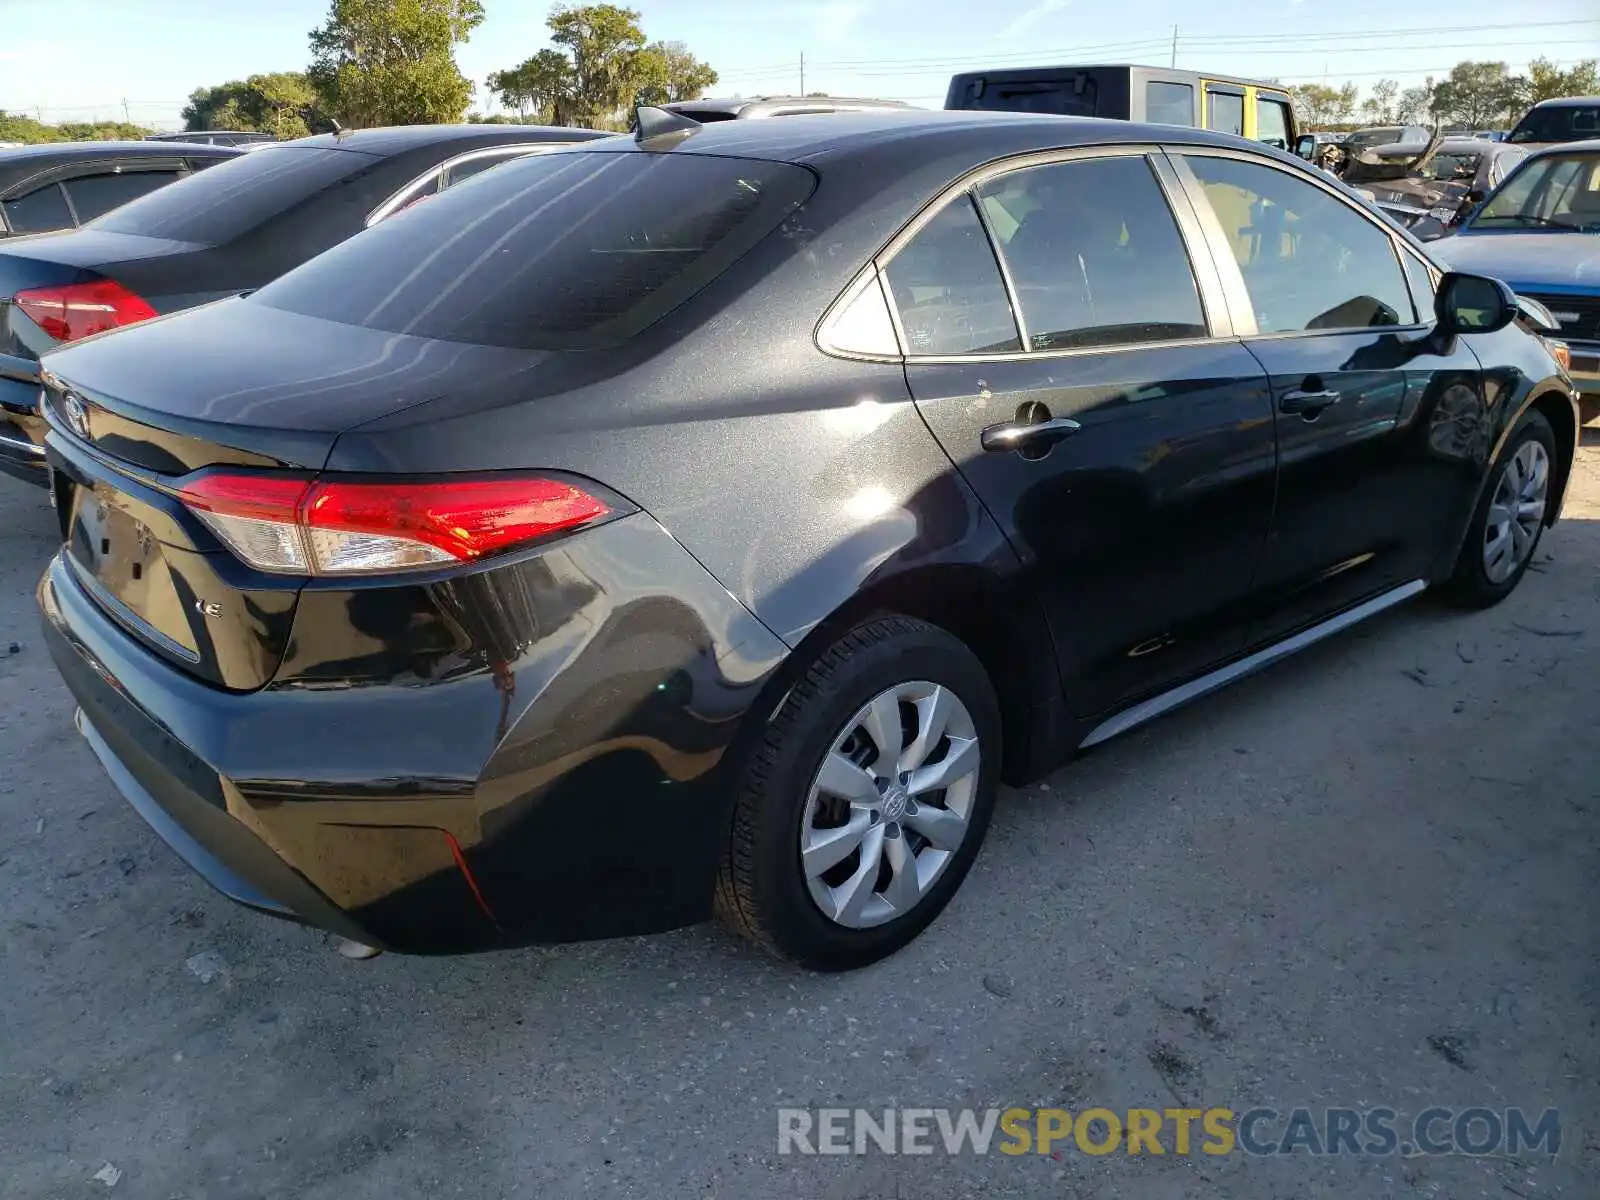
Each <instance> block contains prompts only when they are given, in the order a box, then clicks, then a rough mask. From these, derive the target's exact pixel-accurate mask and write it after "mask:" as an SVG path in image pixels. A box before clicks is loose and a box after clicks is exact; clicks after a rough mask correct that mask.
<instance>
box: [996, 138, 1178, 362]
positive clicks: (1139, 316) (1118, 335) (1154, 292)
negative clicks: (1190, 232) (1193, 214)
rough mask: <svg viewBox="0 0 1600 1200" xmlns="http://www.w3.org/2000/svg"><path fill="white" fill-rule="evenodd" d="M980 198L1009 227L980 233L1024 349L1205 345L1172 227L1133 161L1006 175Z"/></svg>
mask: <svg viewBox="0 0 1600 1200" xmlns="http://www.w3.org/2000/svg"><path fill="white" fill-rule="evenodd" d="M981 195H982V201H983V204H984V207H985V211H987V212H993V211H994V209H995V208H996V207H998V208H1001V209H1004V210H1005V212H1006V213H1007V214H1008V215H1009V216H1010V217H1011V218H1012V220H1010V221H1009V222H1002V221H999V220H994V221H991V222H990V225H991V228H994V229H995V231H996V232H995V236H996V238H997V239H998V240H999V241H1000V243H1001V255H1002V256H1003V258H1004V259H1005V263H1006V266H1007V268H1008V270H1009V271H1010V274H1011V281H1012V284H1013V286H1014V287H1015V289H1016V293H1017V302H1018V304H1020V305H1021V307H1022V323H1023V325H1024V327H1025V328H1026V329H1027V331H1028V341H1029V348H1030V349H1033V350H1061V349H1070V348H1082V347H1094V346H1122V345H1129V344H1133V343H1138V342H1152V341H1170V340H1174V339H1186V338H1203V337H1205V336H1206V335H1207V333H1208V329H1207V327H1206V320H1205V313H1204V311H1203V310H1202V308H1201V305H1200V294H1199V291H1198V289H1197V288H1196V286H1195V279H1194V271H1193V269H1192V268H1191V266H1190V264H1189V255H1188V252H1187V251H1186V250H1185V249H1184V245H1183V238H1182V236H1181V235H1180V234H1179V232H1178V225H1177V221H1176V220H1175V219H1174V218H1173V215H1172V210H1171V209H1170V208H1169V207H1168V206H1167V201H1166V197H1165V195H1164V194H1163V193H1162V191H1161V186H1160V184H1158V183H1157V182H1156V178H1155V175H1154V174H1152V172H1151V170H1150V164H1149V162H1148V161H1147V160H1146V159H1145V158H1144V157H1143V156H1132V155H1130V156H1128V157H1119V158H1095V159H1085V160H1083V161H1081V162H1065V163H1055V164H1052V165H1049V166H1043V167H1033V168H1030V169H1028V170H1023V171H1016V172H1013V173H1012V174H1010V175H1005V176H1002V177H1000V178H999V179H996V180H993V181H992V182H990V183H988V184H985V185H984V187H983V188H982V190H981ZM1018 214H1020V219H1017V217H1018ZM1006 225H1010V226H1011V228H1012V229H1013V232H1011V233H1010V234H1009V235H1007V234H1006V233H1004V232H1003V230H1004V228H1005V226H1006Z"/></svg>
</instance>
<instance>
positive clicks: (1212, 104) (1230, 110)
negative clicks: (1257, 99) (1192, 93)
mask: <svg viewBox="0 0 1600 1200" xmlns="http://www.w3.org/2000/svg"><path fill="white" fill-rule="evenodd" d="M1206 128H1207V129H1215V130H1216V131H1217V132H1218V133H1231V134H1233V135H1235V136H1236V137H1243V136H1244V97H1243V96H1242V95H1240V94H1239V93H1238V92H1219V91H1217V90H1215V89H1214V88H1207V89H1206Z"/></svg>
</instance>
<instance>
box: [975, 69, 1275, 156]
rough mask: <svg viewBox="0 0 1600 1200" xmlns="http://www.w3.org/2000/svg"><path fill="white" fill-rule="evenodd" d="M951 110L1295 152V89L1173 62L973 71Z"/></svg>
mask: <svg viewBox="0 0 1600 1200" xmlns="http://www.w3.org/2000/svg"><path fill="white" fill-rule="evenodd" d="M944 106H945V108H947V109H949V108H956V109H994V110H998V111H1001V112H1035V113H1054V114H1056V115H1058V116H1068V117H1112V118H1116V119H1118V120H1123V121H1143V122H1150V123H1153V124H1157V125H1189V126H1192V127H1195V128H1200V129H1214V130H1217V131H1218V132H1220V133H1232V134H1237V135H1238V136H1239V137H1244V138H1249V139H1250V140H1252V141H1257V142H1266V143H1267V144H1268V145H1271V146H1276V147H1278V148H1279V149H1280V150H1293V149H1294V147H1295V145H1296V143H1297V142H1298V140H1299V131H1298V130H1297V129H1296V127H1295V120H1294V106H1293V105H1292V104H1290V102H1289V93H1288V91H1287V90H1286V89H1284V88H1283V87H1280V86H1278V85H1277V84H1271V83H1263V82H1261V81H1259V80H1255V79H1235V78H1233V77H1232V76H1228V75H1213V74H1208V73H1206V72H1204V71H1182V70H1178V69H1177V68H1169V67H1139V66H1128V65H1114V66H1078V65H1072V66H1061V67H1026V68H1017V69H1012V68H1006V69H1003V70H995V71H967V72H964V73H962V74H960V75H957V76H956V77H955V78H953V79H952V80H951V81H950V91H949V92H948V93H947V95H946V97H945V103H944Z"/></svg>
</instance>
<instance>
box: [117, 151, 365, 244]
mask: <svg viewBox="0 0 1600 1200" xmlns="http://www.w3.org/2000/svg"><path fill="white" fill-rule="evenodd" d="M383 161H384V160H382V159H379V158H375V157H373V156H372V155H370V154H361V153H359V152H356V151H352V150H328V149H318V148H312V147H306V146H295V147H290V146H267V147H265V148H263V149H261V150H255V151H252V152H251V153H249V154H241V155H240V156H239V157H237V158H230V159H229V160H228V161H227V162H223V163H218V164H217V165H216V166H215V167H212V168H210V169H209V170H207V171H204V172H202V173H200V174H199V175H196V176H194V177H193V178H192V179H185V180H184V181H183V182H182V183H179V184H175V185H173V186H172V187H164V188H160V189H158V190H156V191H154V192H151V193H149V194H148V195H146V196H141V197H140V198H139V199H137V200H135V201H133V202H132V203H130V204H125V205H123V206H122V207H121V208H118V209H114V210H112V211H111V212H110V213H108V214H106V215H105V216H104V217H101V218H100V219H99V221H97V222H96V223H95V227H96V228H98V229H109V230H111V231H112V232H113V233H132V234H139V235H142V236H144V237H153V238H172V239H174V240H175V241H180V242H198V243H200V244H202V245H211V246H215V245H220V244H222V243H223V242H230V241H232V240H233V239H234V238H237V237H239V236H241V235H243V234H245V233H248V232H250V231H251V230H252V229H255V228H256V227H257V226H259V225H260V224H262V223H263V222H264V221H267V220H268V219H270V218H272V217H275V216H277V215H279V214H280V213H282V212H283V211H284V210H286V209H288V208H291V207H292V206H294V205H296V204H298V203H300V202H301V201H303V200H306V199H307V198H309V197H311V196H313V195H315V194H317V193H318V192H320V191H322V190H323V189H325V188H328V187H330V186H332V185H333V184H335V183H338V182H339V181H340V180H343V179H349V178H351V177H353V176H355V175H358V174H360V173H361V172H362V171H365V170H368V169H369V168H371V167H373V166H375V165H378V164H380V163H382V162H383Z"/></svg>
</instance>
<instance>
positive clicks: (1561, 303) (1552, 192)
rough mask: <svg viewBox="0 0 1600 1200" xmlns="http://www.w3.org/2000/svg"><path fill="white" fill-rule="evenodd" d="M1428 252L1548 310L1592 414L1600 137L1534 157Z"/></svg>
mask: <svg viewBox="0 0 1600 1200" xmlns="http://www.w3.org/2000/svg"><path fill="white" fill-rule="evenodd" d="M1428 248H1429V250H1430V251H1431V252H1432V253H1433V255H1434V256H1435V257H1437V258H1439V259H1441V260H1443V261H1444V262H1446V263H1447V264H1449V266H1451V267H1452V268H1454V269H1455V270H1457V271H1467V272H1471V273H1474V274H1479V275H1492V276H1495V277H1496V278H1499V279H1503V280H1505V282H1507V283H1509V284H1510V285H1511V286H1512V288H1513V289H1514V290H1515V291H1516V292H1517V293H1518V294H1519V295H1523V296H1528V297H1530V298H1532V299H1534V300H1537V301H1539V302H1540V303H1541V304H1543V305H1544V306H1545V307H1546V308H1548V309H1549V310H1550V313H1551V315H1552V316H1554V317H1555V319H1556V321H1557V322H1558V323H1559V324H1560V326H1561V338H1562V340H1563V341H1565V342H1566V343H1567V345H1568V346H1569V347H1570V349H1571V351H1572V366H1571V372H1572V380H1573V382H1574V383H1575V384H1576V385H1577V387H1578V390H1579V392H1580V393H1581V394H1582V396H1583V399H1584V407H1585V409H1586V410H1587V409H1589V408H1590V407H1591V406H1593V405H1595V404H1597V403H1600V139H1597V140H1594V141H1587V142H1568V143H1566V144H1564V145H1559V146H1551V147H1550V148H1549V149H1546V150H1541V151H1540V152H1538V153H1536V154H1532V155H1529V156H1528V158H1527V159H1525V160H1524V161H1523V162H1522V164H1521V165H1520V166H1518V167H1517V169H1516V170H1515V171H1513V172H1512V173H1511V174H1510V175H1509V176H1508V177H1507V178H1506V180H1505V182H1504V183H1502V184H1501V185H1500V186H1499V187H1498V188H1496V189H1495V190H1494V191H1493V192H1492V193H1490V195H1489V197H1488V199H1486V200H1485V201H1484V202H1483V203H1482V204H1481V205H1479V206H1478V208H1477V209H1476V210H1475V211H1474V212H1473V213H1472V215H1471V216H1470V217H1468V218H1467V220H1466V221H1465V222H1463V223H1462V225H1461V226H1460V228H1459V229H1458V230H1457V231H1456V232H1455V233H1454V234H1452V235H1450V236H1447V237H1444V238H1441V239H1439V240H1438V241H1434V242H1430V243H1429V247H1428Z"/></svg>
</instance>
